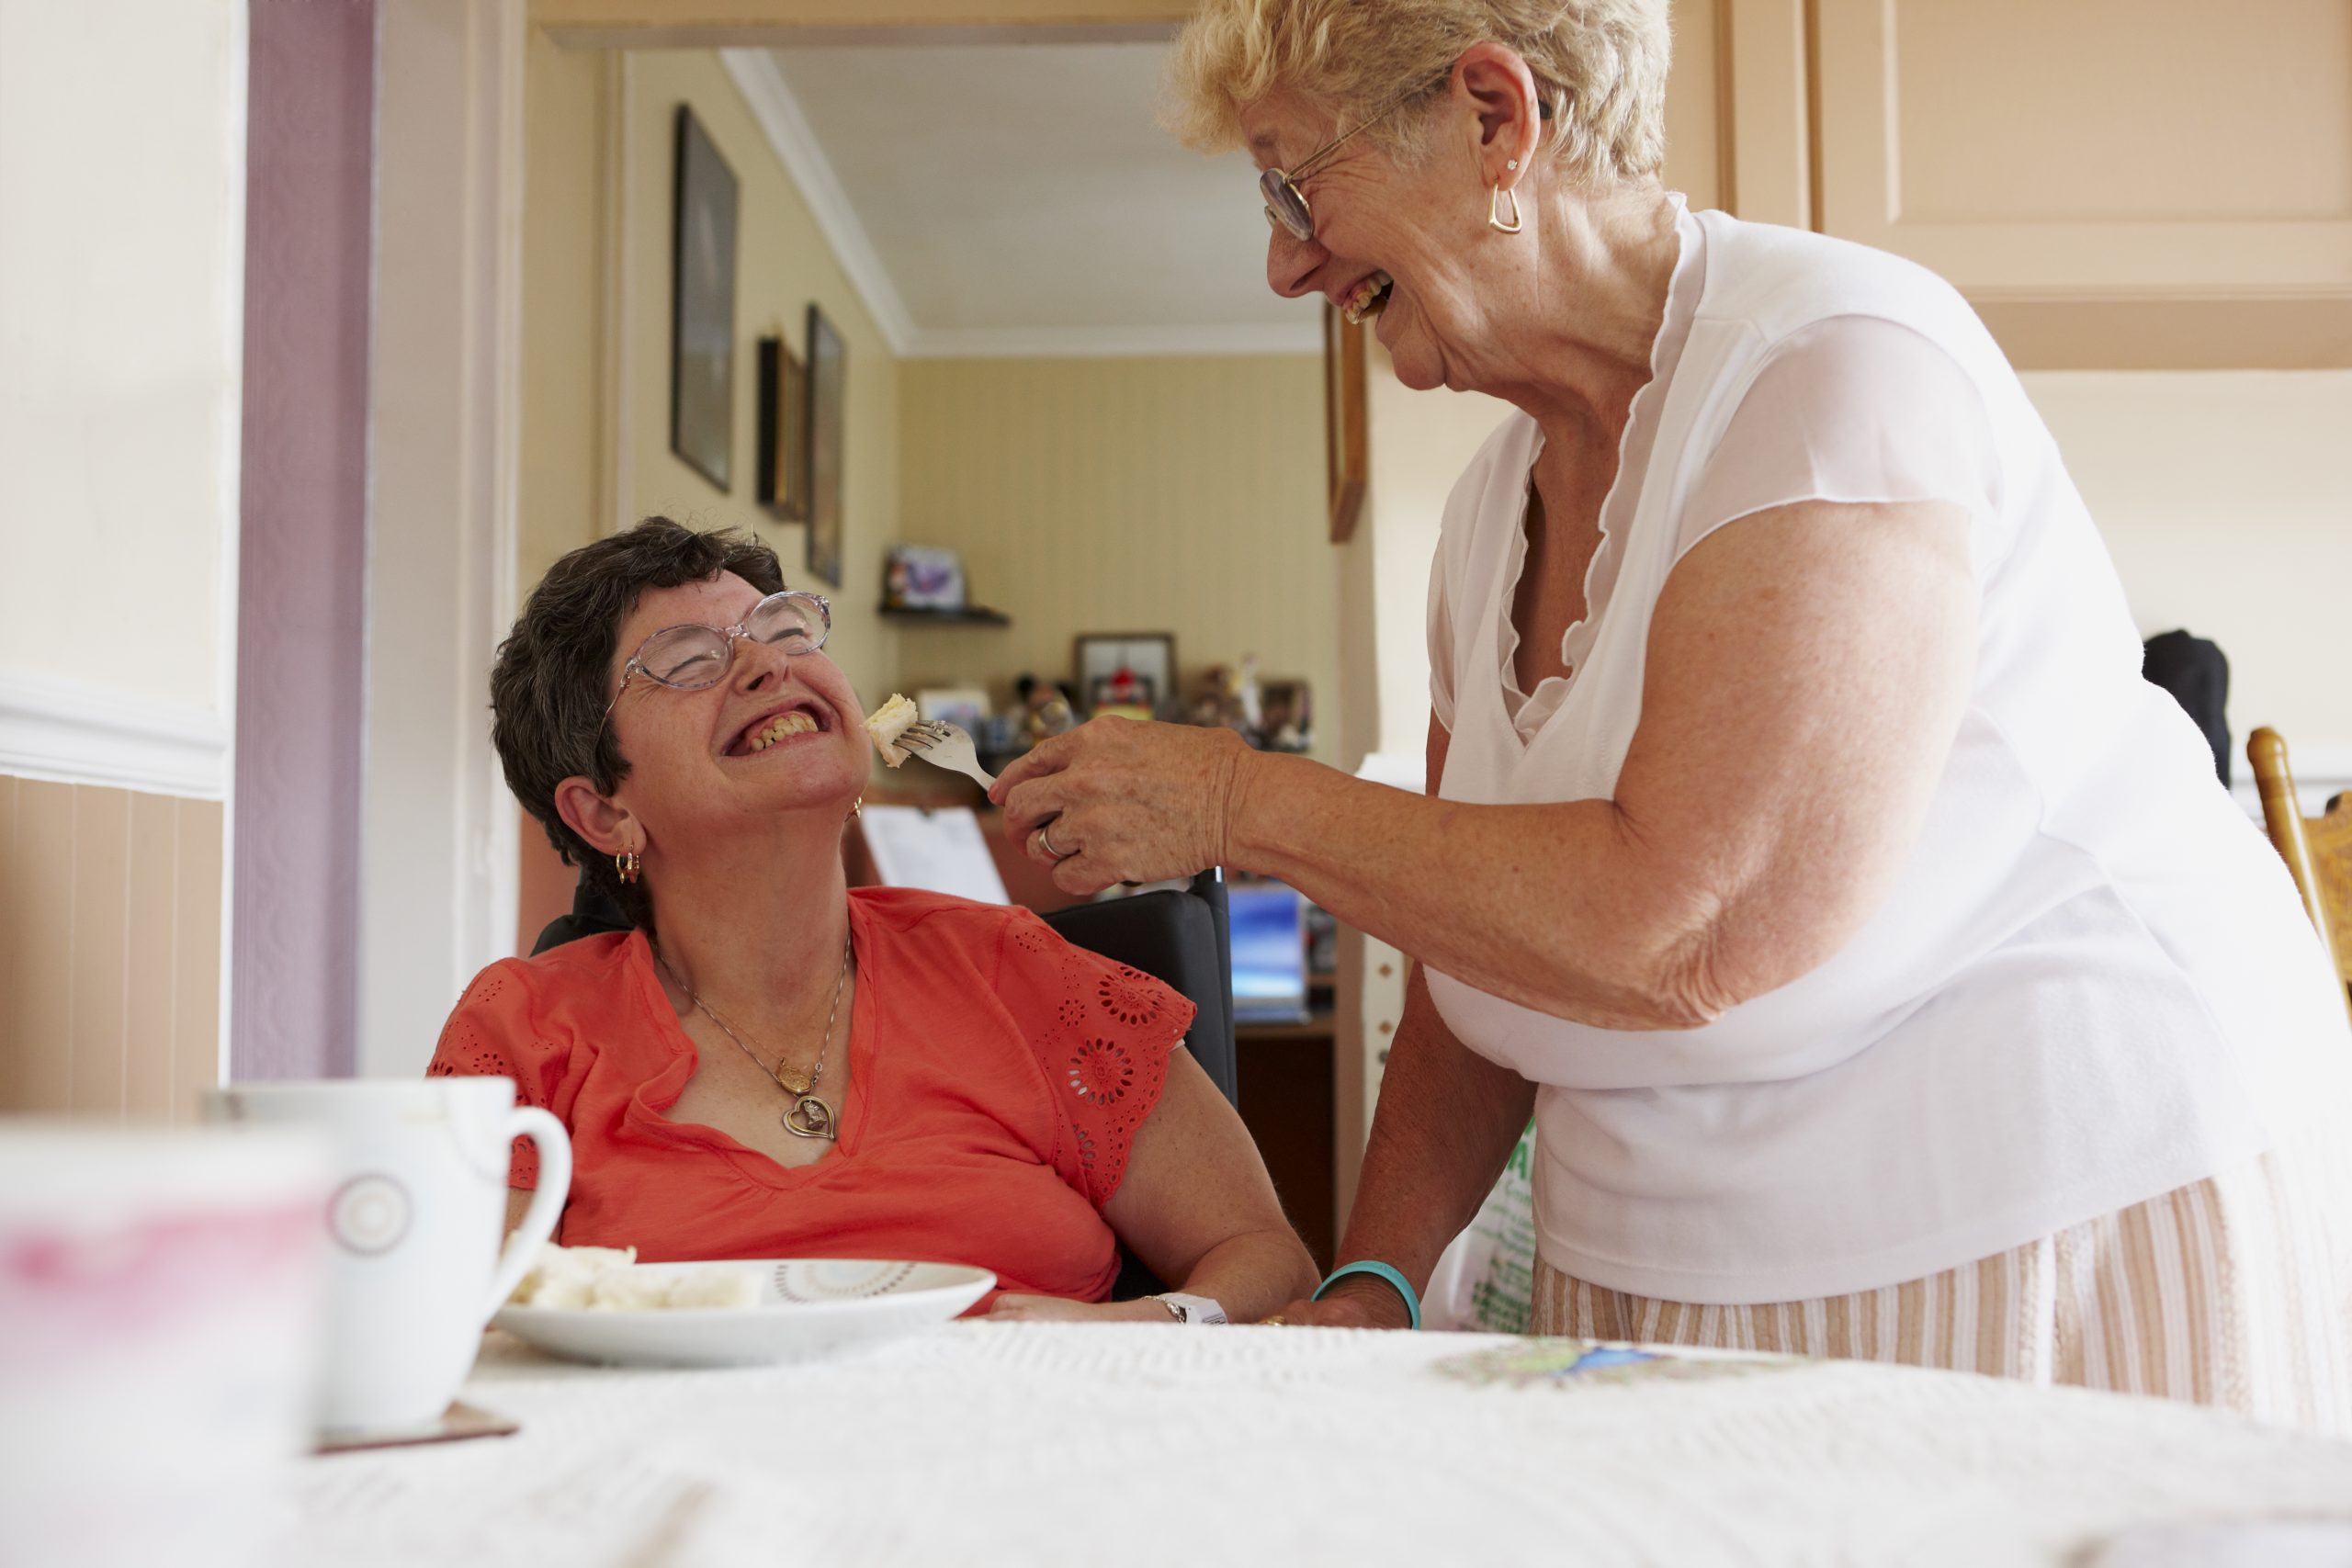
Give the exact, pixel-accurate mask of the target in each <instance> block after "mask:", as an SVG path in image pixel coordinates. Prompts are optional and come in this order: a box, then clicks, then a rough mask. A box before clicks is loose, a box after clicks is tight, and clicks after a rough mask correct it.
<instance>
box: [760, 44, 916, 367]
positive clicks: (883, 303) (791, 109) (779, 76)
mask: <svg viewBox="0 0 2352 1568" xmlns="http://www.w3.org/2000/svg"><path fill="white" fill-rule="evenodd" d="M718 58H719V60H720V62H722V63H723V64H725V65H726V67H727V73H728V74H729V76H732V77H733V78H734V79H735V86H736V89H737V90H738V91H739V92H741V94H742V95H743V101H744V103H745V104H747V105H749V106H750V107H751V110H752V118H754V119H756V120H758V121H759V122H760V130H762V131H763V133H765V135H766V136H767V139H768V145H769V146H770V147H772V148H774V149H775V155H776V158H777V160H778V161H779V162H780V163H782V164H784V170H785V173H786V174H787V175H790V176H791V177H792V183H793V184H794V185H796V186H799V187H800V198H801V199H802V200H803V201H805V202H807V203H808V204H809V216H810V217H812V218H814V219H816V220H817V229H818V231H819V232H820V233H822V234H823V235H824V236H825V243H827V244H828V245H830V246H831V247H832V252H833V257H834V259H835V260H836V261H838V262H840V263H841V268H842V272H844V273H846V274H848V276H849V281H850V287H851V288H854V289H856V290H857V297H858V298H859V299H862V300H864V301H865V309H866V311H867V313H868V314H870V315H871V316H873V318H874V324H875V325H876V327H878V328H880V329H881V332H882V338H883V341H884V342H886V343H888V344H889V345H890V352H891V353H892V354H895V355H900V356H902V357H903V356H904V355H906V353H907V352H908V345H909V344H911V343H913V341H914V339H915V323H914V318H913V317H911V316H910V315H909V314H908V313H907V302H906V300H905V299H902V298H900V297H899V287H898V285H897V284H895V283H893V282H891V281H890V271H889V269H888V267H886V266H884V265H882V255H881V253H880V252H878V251H876V249H875V248H874V242H873V241H872V240H871V239H869V238H868V237H867V235H866V232H865V224H863V223H861V222H859V221H858V219H857V209H855V208H854V207H852V206H851V205H850V199H849V193H848V192H847V191H845V190H843V189H842V182H841V180H840V179H839V178H838V177H837V176H836V175H834V174H833V164H832V160H831V159H829V158H827V157H826V156H825V149H824V147H823V146H822V145H821V144H820V142H819V141H818V140H817V133H816V131H815V130H813V129H811V128H810V126H809V117H808V116H806V115H804V114H802V113H801V112H800V100H799V99H797V98H796V97H794V96H792V89H791V87H790V86H788V85H786V82H785V80H784V73H783V72H782V71H780V70H778V69H777V68H776V63H775V56H774V55H771V54H770V53H768V51H766V50H763V49H722V50H720V51H718Z"/></svg>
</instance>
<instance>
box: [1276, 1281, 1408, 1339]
mask: <svg viewBox="0 0 2352 1568" xmlns="http://www.w3.org/2000/svg"><path fill="white" fill-rule="evenodd" d="M1282 1319H1283V1324H1284V1325H1286V1326H1289V1327H1292V1328H1410V1327H1412V1326H1413V1316H1412V1314H1411V1313H1410V1312H1408V1311H1407V1310H1406V1307H1405V1298H1404V1297H1402V1296H1400V1295H1398V1294H1397V1287H1396V1286H1394V1285H1391V1284H1389V1283H1388V1282H1387V1281H1385V1280H1381V1279H1378V1278H1376V1277H1374V1276H1372V1275H1351V1276H1350V1277H1348V1278H1347V1279H1345V1280H1340V1282H1339V1283H1338V1284H1336V1285H1334V1286H1332V1287H1331V1289H1330V1291H1329V1292H1328V1293H1326V1294H1325V1296H1324V1297H1323V1299H1322V1300H1321V1301H1319V1302H1293V1303H1290V1305H1288V1306H1286V1307H1284V1308H1283V1311H1282Z"/></svg>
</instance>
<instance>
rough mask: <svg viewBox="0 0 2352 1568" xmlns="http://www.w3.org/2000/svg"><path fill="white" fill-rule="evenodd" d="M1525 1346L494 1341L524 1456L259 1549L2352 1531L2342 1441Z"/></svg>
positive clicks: (1213, 1553) (1583, 1553)
mask: <svg viewBox="0 0 2352 1568" xmlns="http://www.w3.org/2000/svg"><path fill="white" fill-rule="evenodd" d="M1546 1343H1550V1344H1553V1345H1558V1344H1560V1343H1561V1342H1557V1341H1553V1342H1541V1341H1524V1340H1511V1339H1503V1338H1498V1337H1486V1336H1468V1335H1436V1334H1427V1335H1404V1334H1372V1333H1351V1332H1344V1331H1337V1330H1314V1329H1281V1328H1273V1329H1263V1328H1250V1329H1197V1330H1186V1329H1178V1328H1172V1327H1171V1328H1159V1327H1156V1326H1118V1327H1109V1326H1102V1327H1098V1326H1091V1325H1090V1326H1078V1325H1001V1324H986V1323H959V1324H956V1325H952V1326H950V1327H948V1328H946V1329H944V1330H943V1331H941V1332H939V1333H936V1334H933V1335H931V1336H928V1337H922V1338H919V1339H913V1340H909V1341H904V1342H901V1343H899V1344H897V1345H894V1346H890V1347H887V1348H883V1349H880V1350H877V1351H874V1352H871V1353H869V1354H866V1355H865V1356H862V1357H858V1358H855V1359H842V1360H835V1361H828V1362H823V1363H819V1364H813V1365H805V1366H787V1367H777V1368H763V1369H757V1370H748V1371H699V1372H674V1371H612V1370H597V1369H592V1368H585V1367H575V1366H568V1365H564V1364H560V1363H558V1362H554V1361H549V1360H546V1359H541V1358H539V1357H538V1356H537V1355H536V1354H535V1353H533V1352H532V1351H530V1350H528V1349H526V1348H524V1347H522V1346H520V1345H518V1344H517V1343H516V1342H515V1341H514V1340H512V1339H509V1338H507V1337H504V1336H503V1335H492V1336H491V1337H489V1339H488V1340H487V1341H486V1346H485V1349H484V1353H483V1358H482V1362H481V1365H480V1366H479V1367H478V1368H477V1369H476V1371H475V1375H474V1378H473V1381H472V1382H470V1383H469V1384H468V1386H467V1390H466V1393H465V1394H464V1396H463V1397H465V1398H466V1399H467V1400H468V1401H469V1402H471V1403H473V1404H479V1405H481V1406H483V1407H485V1408H488V1409H492V1410H494V1411H497V1412H499V1413H501V1414H503V1415H507V1416H513V1417H515V1418H516V1419H518V1420H520V1421H521V1423H522V1425H523V1430H522V1432H521V1434H520V1435H519V1436H516V1437H513V1438H492V1439H477V1440H473V1441H468V1442H460V1443H451V1444H446V1445H442V1446H438V1447H430V1448H418V1449H407V1450H382V1451H378V1452H373V1453H359V1454H349V1455H344V1456H339V1457H335V1458H330V1459H322V1460H317V1461H311V1462H310V1463H309V1464H308V1465H307V1466H306V1467H305V1469H304V1472H303V1476H302V1483H301V1486H302V1491H301V1497H300V1509H301V1516H300V1529H299V1535H298V1538H297V1540H296V1541H295V1543H294V1550H293V1551H292V1552H291V1554H290V1560H291V1561H293V1562H300V1563H304V1564H322V1565H324V1564H334V1565H336V1568H369V1565H373V1564H379V1563H383V1564H390V1563H400V1564H403V1565H417V1564H425V1565H431V1568H503V1565H504V1564H518V1565H519V1564H531V1565H533V1568H540V1565H545V1564H560V1565H562V1568H578V1565H583V1564H595V1565H606V1564H609V1565H611V1568H718V1565H721V1564H724V1565H727V1568H750V1565H754V1564H768V1563H775V1564H786V1563H789V1564H793V1565H795V1568H820V1565H829V1564H860V1565H866V1564H872V1565H885V1564H900V1563H904V1564H920V1565H922V1568H943V1565H948V1564H962V1563H1000V1562H1001V1563H1019V1564H1058V1563H1071V1564H1080V1563H1083V1564H1089V1565H1093V1564H1119V1565H1123V1568H1124V1565H1143V1564H1158V1563H1168V1564H1182V1565H1183V1568H1212V1565H1223V1564H1228V1563H1236V1562H1242V1563H1256V1562H1286V1561H1287V1562H1346V1563H1349V1564H1351V1565H1352V1564H1374V1563H1412V1564H1415V1565H1416V1568H1421V1565H1426V1564H1430V1563H1450V1562H1464V1563H1498V1564H1499V1563H1507V1562H1508V1563H1517V1562H1534V1561H1538V1560H1544V1561H1551V1562H1576V1563H1579V1564H1586V1563H1615V1562H1627V1563H1632V1562H1648V1563H1673V1564H1684V1563H1717V1562H1722V1563H1742V1564H1748V1563H1781V1562H1790V1563H1795V1562H1803V1563H1825V1562H1830V1563H1842V1562H1854V1563H1883V1562H1912V1563H1955V1564H1958V1563H1966V1564H1970V1565H1972V1568H1975V1565H1979V1564H1985V1563H2010V1562H2069V1563H2084V1564H2087V1563H2096V1562H2099V1561H2100V1558H2101V1550H2102V1548H2103V1545H2104V1543H2106V1542H2107V1541H2109V1540H2110V1539H2111V1538H2112V1537H2114V1536H2115V1535H2116V1533H2117V1532H2119V1531H2120V1530H2123V1529H2127V1528H2129V1527H2133V1526H2145V1525H2163V1524H2169V1523H2177V1522H2189V1521H2211V1520H2222V1519H2278V1518H2302V1519H2312V1518H2326V1519H2335V1520H2343V1521H2352V1444H2339V1443H2334V1442H2327V1441H2323V1440H2321V1439H2318V1438H2305V1437H2301V1436H2299V1435H2295V1434H2291V1433H2288V1432H2283V1431H2278V1430H2272V1429H2268V1428H2264V1427H2255V1426H2252V1425H2250V1424H2247V1423H2245V1422H2242V1421H2239V1420H2237V1419H2235V1418H2233V1417H2231V1416H2224V1415H2221V1414H2218V1413H2215V1412H2212V1411H2209V1410H2200V1409H2196V1408H2192V1407H2188V1406H2185V1405H2179V1404H2164V1403H2159V1402H2155V1401H2143V1400H2131V1399H2123V1398H2119V1397H2115V1396H2111V1395H2106V1394H2097V1393H2084V1392H2081V1391H2079V1390H2068V1389H2059V1390H2045V1389H2034V1388H2029V1387H2025V1386H2022V1385H2019V1384H2015V1383H2008V1382H1996V1381H1995V1380H1992V1379H1987V1378H1977V1377H1972V1376H1966V1375H1961V1374H1948V1373H1940V1372H1921V1371H1907V1370H1901V1369H1894V1368H1883V1367H1871V1366H1862V1365H1858V1364H1854V1363H1850V1362H1804V1361H1779V1360H1756V1361H1747V1362H1737V1363H1734V1364H1729V1365H1724V1364H1710V1363H1689V1362H1683V1361H1679V1360H1678V1361H1671V1362H1667V1363H1657V1362H1652V1363H1647V1364H1645V1365H1640V1366H1632V1367H1602V1368H1600V1369H1598V1370H1591V1369H1588V1370H1586V1371H1578V1372H1573V1373H1569V1372H1559V1371H1544V1370H1537V1371H1524V1370H1521V1371H1513V1370H1512V1365H1511V1363H1512V1361H1513V1360H1514V1359H1524V1358H1526V1357H1527V1356H1529V1355H1530V1353H1531V1347H1535V1348H1540V1347H1541V1346H1543V1345H1544V1344H1546ZM1570 1354H1571V1355H1573V1351H1571V1352H1570ZM1563 1359H1564V1358H1563V1357H1561V1356H1560V1355H1558V1354H1557V1353H1555V1354H1554V1355H1553V1356H1552V1357H1551V1360H1552V1361H1553V1362H1554V1363H1557V1362H1559V1361H1561V1360H1563ZM2348 1539H2352V1538H2348Z"/></svg>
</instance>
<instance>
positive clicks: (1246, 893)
mask: <svg viewBox="0 0 2352 1568" xmlns="http://www.w3.org/2000/svg"><path fill="white" fill-rule="evenodd" d="M1226 904H1227V908H1228V909H1229V911H1230V915H1231V920H1232V926H1233V1016H1234V1019H1235V1020H1236V1021H1238V1022H1243V1023H1264V1022H1272V1021H1285V1022H1296V1021H1301V1020H1304V1019H1305V1018H1306V914H1305V903H1304V901H1303V900H1302V899H1301V898H1300V897H1299V896H1298V894H1297V892H1296V891H1295V890H1294V889H1292V888H1288V887H1284V886H1282V885H1281V884H1280V883H1276V882H1258V883H1239V884H1235V885H1232V886H1228V887H1227V889H1226Z"/></svg>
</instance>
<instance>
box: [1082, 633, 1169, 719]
mask: <svg viewBox="0 0 2352 1568" xmlns="http://www.w3.org/2000/svg"><path fill="white" fill-rule="evenodd" d="M1071 663H1072V667H1073V673H1075V675H1076V676H1077V680H1076V682H1075V684H1076V685H1077V687H1078V695H1079V700H1080V702H1082V703H1084V704H1085V705H1086V709H1087V713H1088V715H1089V716H1091V717H1101V716H1104V715H1106V714H1109V715H1116V716H1120V717H1123V718H1150V717H1153V716H1156V715H1157V714H1158V713H1159V710H1160V708H1161V706H1162V705H1165V704H1169V703H1172V702H1173V701H1175V699H1176V696H1177V692H1176V637H1175V634H1174V633H1172V632H1088V633H1083V634H1081V635H1080V637H1079V638H1078V640H1077V646H1076V649H1075V652H1074V655H1073V658H1072V660H1071Z"/></svg>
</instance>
